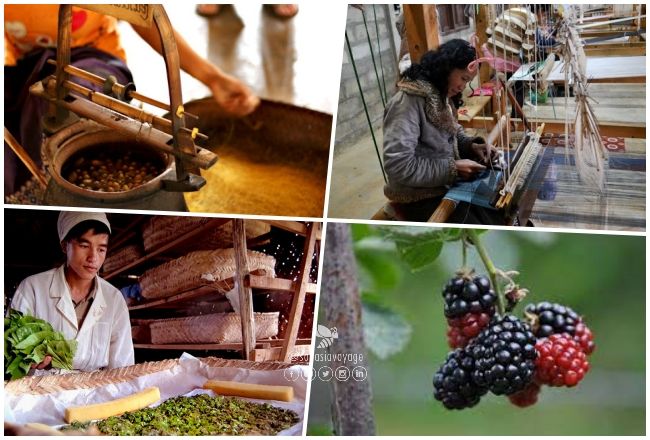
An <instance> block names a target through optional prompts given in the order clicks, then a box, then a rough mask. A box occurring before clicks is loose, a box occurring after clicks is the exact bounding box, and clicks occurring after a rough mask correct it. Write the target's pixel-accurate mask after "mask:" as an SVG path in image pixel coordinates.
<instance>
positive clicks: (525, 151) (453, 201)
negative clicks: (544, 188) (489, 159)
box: [429, 116, 546, 224]
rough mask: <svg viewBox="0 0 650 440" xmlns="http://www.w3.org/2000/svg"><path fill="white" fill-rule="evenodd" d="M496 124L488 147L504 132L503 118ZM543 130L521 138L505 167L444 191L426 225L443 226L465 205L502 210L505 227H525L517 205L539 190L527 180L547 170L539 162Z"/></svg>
mask: <svg viewBox="0 0 650 440" xmlns="http://www.w3.org/2000/svg"><path fill="white" fill-rule="evenodd" d="M499 122H500V123H499V124H497V126H496V127H495V128H494V129H493V130H492V132H491V133H490V135H489V136H488V139H487V142H488V143H489V144H493V143H495V140H496V138H497V137H498V136H499V135H501V134H502V130H504V129H506V128H507V125H508V124H507V118H506V117H505V116H503V117H502V119H501V120H500V121H499ZM543 130H544V124H542V125H541V126H539V127H538V128H537V130H536V131H535V132H529V133H528V134H527V135H526V136H524V138H523V139H522V141H521V143H520V144H519V146H518V147H517V149H516V150H515V152H514V155H513V157H512V160H508V161H507V163H508V166H507V167H503V168H501V167H492V168H491V169H487V170H486V171H483V172H482V173H481V174H479V176H478V177H477V178H476V179H474V180H471V181H459V182H457V183H455V184H454V185H453V186H452V187H451V188H450V189H449V191H447V194H445V197H444V198H443V200H442V202H441V203H440V205H439V206H438V208H437V209H436V210H435V212H434V213H433V215H432V216H431V218H430V219H429V222H434V223H444V222H445V221H446V220H447V219H448V218H449V216H450V215H451V213H452V212H453V211H454V209H455V208H456V206H457V205H458V203H459V202H465V203H469V204H472V205H475V206H479V207H481V208H486V209H491V210H497V209H502V210H505V211H504V212H505V214H506V215H505V218H506V221H507V223H509V224H516V223H517V222H518V224H522V223H523V224H525V223H526V221H527V216H526V217H525V218H520V216H519V202H520V200H521V199H522V198H523V197H522V196H523V195H524V193H525V192H526V191H527V190H534V189H537V190H538V189H539V187H537V186H531V185H530V180H529V178H530V177H531V176H533V175H537V174H538V170H540V168H543V171H544V172H545V169H546V167H541V165H542V164H541V162H540V160H539V159H540V154H539V153H540V151H541V145H542V144H541V142H540V138H541V135H542V132H543ZM527 199H530V198H527ZM533 200H534V198H533ZM525 208H526V210H525V211H526V212H527V213H529V212H530V209H531V208H532V207H528V206H526V207H525Z"/></svg>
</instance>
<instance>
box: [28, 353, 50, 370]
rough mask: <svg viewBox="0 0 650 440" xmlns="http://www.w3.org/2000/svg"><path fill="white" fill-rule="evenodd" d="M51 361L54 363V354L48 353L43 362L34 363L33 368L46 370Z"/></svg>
mask: <svg viewBox="0 0 650 440" xmlns="http://www.w3.org/2000/svg"><path fill="white" fill-rule="evenodd" d="M51 363H52V356H50V355H47V356H45V358H43V362H41V363H40V364H32V366H31V368H32V369H33V370H44V369H46V368H48V367H49V366H50V364H51Z"/></svg>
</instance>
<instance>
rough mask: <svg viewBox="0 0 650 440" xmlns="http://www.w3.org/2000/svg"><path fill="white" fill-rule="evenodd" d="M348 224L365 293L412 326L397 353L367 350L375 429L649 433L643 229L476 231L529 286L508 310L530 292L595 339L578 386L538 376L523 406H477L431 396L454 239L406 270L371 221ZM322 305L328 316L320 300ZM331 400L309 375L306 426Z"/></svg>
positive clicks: (455, 252) (325, 429)
mask: <svg viewBox="0 0 650 440" xmlns="http://www.w3.org/2000/svg"><path fill="white" fill-rule="evenodd" d="M351 227H352V230H353V234H354V237H355V251H356V255H357V261H358V263H359V264H358V265H359V268H358V270H359V275H360V284H361V286H362V290H363V291H364V295H365V297H366V299H367V298H371V300H372V301H373V302H380V303H381V305H382V306H384V307H386V308H388V309H390V310H392V311H393V312H395V313H397V314H398V315H400V316H401V318H402V319H403V321H404V323H405V324H406V325H408V326H410V328H411V334H410V339H408V342H407V343H406V344H405V346H404V347H403V348H402V349H401V351H399V352H398V353H396V354H394V355H392V356H391V357H389V358H387V359H380V358H379V357H377V356H375V355H373V354H369V356H368V359H369V371H370V380H371V383H372V390H373V395H374V396H373V397H374V403H373V404H374V411H375V423H376V429H377V435H645V426H646V423H645V400H646V399H645V358H646V356H645V335H646V331H645V267H646V264H645V237H640V236H620V235H618V236H617V235H596V234H570V233H551V232H540V231H525V232H519V231H495V230H492V231H487V232H485V233H484V234H483V235H481V237H482V241H483V243H484V244H485V246H486V248H487V249H488V252H489V254H490V257H491V258H492V259H493V261H494V262H495V264H496V265H497V267H499V268H501V269H505V270H517V271H519V272H520V275H519V276H518V277H517V279H516V280H517V281H518V283H519V284H520V285H521V286H522V287H525V288H528V289H529V290H530V293H529V295H528V297H527V298H526V299H525V300H524V301H523V303H521V304H520V305H519V306H518V307H517V308H516V309H515V312H514V313H515V314H516V315H518V316H521V315H522V312H523V309H524V307H525V305H526V304H527V303H529V302H535V303H537V302H540V301H551V302H560V303H562V304H565V305H568V306H570V307H571V308H573V309H574V310H575V311H576V312H577V313H578V314H581V315H582V316H583V317H584V319H585V321H586V323H587V324H588V326H589V327H590V328H591V329H592V331H593V332H594V336H595V341H596V346H597V348H596V351H595V352H594V354H592V355H591V356H590V359H589V360H590V364H591V371H590V372H589V373H588V374H587V376H586V377H585V379H584V380H583V381H582V382H581V383H580V384H579V385H578V386H577V387H575V388H549V387H544V388H543V390H542V394H541V395H540V399H539V402H538V403H537V404H536V405H535V406H532V407H530V408H526V409H520V408H517V407H514V406H512V405H511V404H510V402H509V401H508V400H507V398H505V397H499V396H495V395H492V394H488V395H486V396H485V397H484V398H482V400H481V402H480V403H479V404H478V405H477V406H476V407H474V408H471V409H465V410H462V411H448V410H446V409H445V408H444V407H443V406H442V404H440V403H439V402H437V401H436V400H435V399H434V398H433V386H432V377H433V374H434V372H435V371H436V370H437V369H438V367H439V366H440V365H441V363H442V362H443V360H444V359H445V355H446V354H447V352H448V351H449V349H448V347H447V345H446V336H445V332H446V321H445V318H444V315H443V312H442V309H443V302H442V296H441V291H442V288H443V286H444V284H445V283H446V281H447V280H448V279H449V278H450V277H451V276H453V273H454V271H455V270H456V269H457V268H459V267H460V266H461V246H460V243H459V242H454V243H445V245H444V247H443V249H442V252H441V254H440V256H439V258H438V259H436V260H435V262H434V263H433V264H431V265H429V266H427V267H425V268H423V269H422V270H419V271H417V272H412V271H411V270H410V268H409V267H408V266H407V265H406V264H405V263H404V262H403V261H402V259H401V258H400V256H399V255H398V253H397V251H396V250H395V245H394V243H392V242H390V241H388V240H386V239H384V238H383V237H381V236H378V235H376V231H377V229H376V227H374V226H369V225H352V226H351ZM410 228H411V230H414V228H413V227H410ZM326 256H327V253H326ZM468 257H469V262H470V267H474V268H475V269H476V270H477V272H478V273H485V269H484V267H483V264H482V263H481V262H480V259H479V258H478V255H477V254H476V252H475V251H474V250H473V249H470V251H469V254H468ZM319 316H320V318H319V323H320V324H323V325H325V326H328V323H327V322H323V321H322V317H323V313H322V310H321V313H320V314H319ZM364 319H365V315H364ZM364 324H365V323H364ZM367 343H368V342H367ZM317 351H318V350H317ZM314 367H315V368H316V369H318V367H319V365H318V363H315V364H314ZM330 399H331V389H330V387H329V386H328V384H327V383H323V382H320V381H319V380H318V379H316V380H314V381H313V383H312V392H311V399H310V409H309V422H308V431H307V432H308V434H311V435H330V434H331V433H332V428H331V426H332V425H331V414H330V406H331V403H330Z"/></svg>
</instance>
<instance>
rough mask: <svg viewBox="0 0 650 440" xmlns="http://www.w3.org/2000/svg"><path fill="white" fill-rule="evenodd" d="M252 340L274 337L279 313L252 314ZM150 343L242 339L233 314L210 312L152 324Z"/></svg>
mask: <svg viewBox="0 0 650 440" xmlns="http://www.w3.org/2000/svg"><path fill="white" fill-rule="evenodd" d="M254 317H255V339H268V338H271V337H273V336H277V334H278V327H279V319H280V313H278V312H274V313H255V314H254ZM149 328H150V329H151V343H152V344H184V343H188V344H229V343H237V342H242V333H241V331H242V330H241V319H240V317H239V315H238V314H236V313H213V314H209V315H201V316H190V317H187V318H173V319H162V320H160V321H157V322H153V323H151V325H150V326H149Z"/></svg>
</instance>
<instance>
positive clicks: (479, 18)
mask: <svg viewBox="0 0 650 440" xmlns="http://www.w3.org/2000/svg"><path fill="white" fill-rule="evenodd" d="M477 7H478V11H477V13H476V23H475V27H476V36H477V37H478V47H477V50H479V51H480V48H481V46H482V45H483V44H485V43H487V40H488V37H487V28H488V10H487V8H488V7H489V5H477ZM477 55H478V56H479V57H480V56H481V54H480V53H478V54H477ZM489 80H490V65H489V64H488V63H481V68H480V70H479V81H480V82H479V86H480V85H481V84H483V83H486V82H488V81H489Z"/></svg>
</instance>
